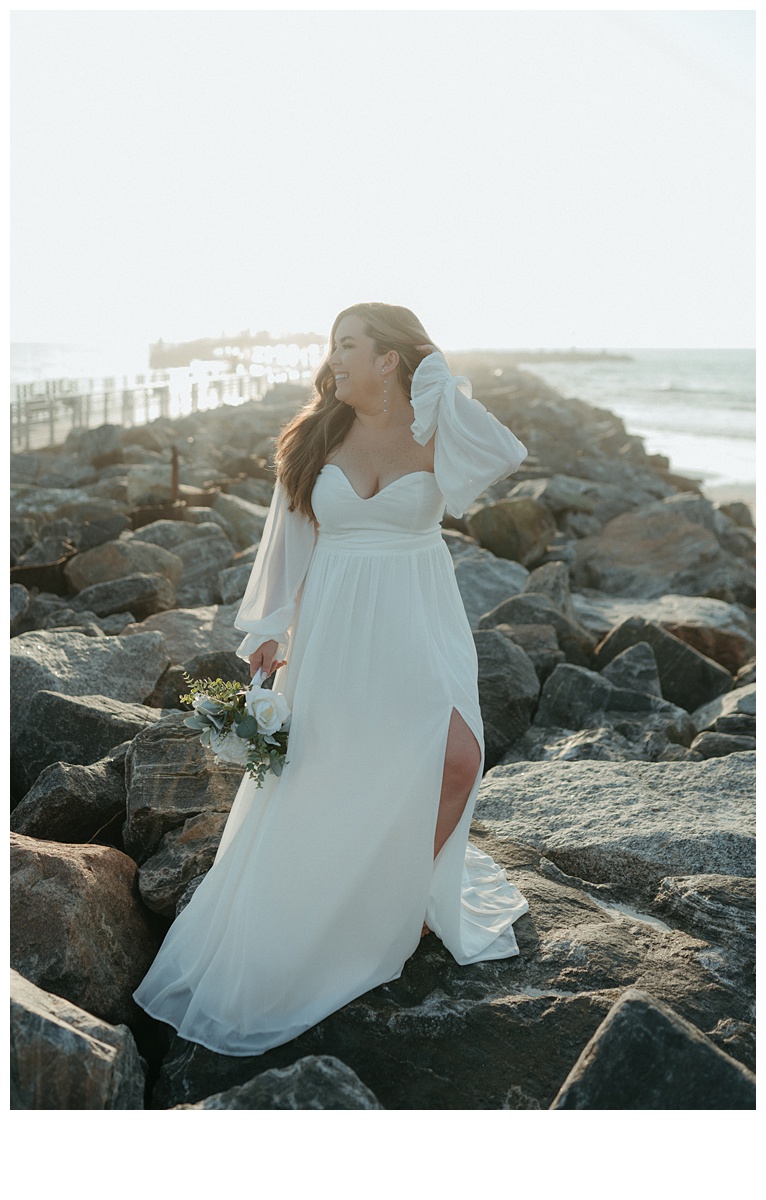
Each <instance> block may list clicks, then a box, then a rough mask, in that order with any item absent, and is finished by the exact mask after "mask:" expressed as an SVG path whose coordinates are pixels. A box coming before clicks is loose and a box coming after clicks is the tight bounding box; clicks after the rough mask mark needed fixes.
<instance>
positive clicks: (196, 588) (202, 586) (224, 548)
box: [176, 524, 234, 608]
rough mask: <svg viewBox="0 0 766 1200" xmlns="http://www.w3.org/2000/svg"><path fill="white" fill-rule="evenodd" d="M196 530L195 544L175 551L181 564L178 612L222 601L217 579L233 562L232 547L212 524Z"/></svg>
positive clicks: (220, 530)
mask: <svg viewBox="0 0 766 1200" xmlns="http://www.w3.org/2000/svg"><path fill="white" fill-rule="evenodd" d="M192 528H195V526H192ZM196 529H197V537H196V538H195V540H194V541H193V542H186V543H184V544H183V545H181V546H178V547H177V551H176V552H177V554H178V556H179V558H180V559H181V560H182V562H183V564H184V573H183V576H182V578H181V582H180V583H179V585H178V605H179V607H181V608H192V607H194V606H198V605H199V606H206V605H209V604H217V603H218V602H219V601H220V599H221V593H220V588H219V575H220V573H221V571H222V570H225V569H226V568H227V567H230V566H231V564H232V562H233V561H234V547H233V546H232V544H231V542H230V541H229V539H228V538H227V536H226V534H225V533H224V532H223V530H222V529H219V527H218V526H217V525H212V524H211V525H197V526H196ZM203 531H204V535H203Z"/></svg>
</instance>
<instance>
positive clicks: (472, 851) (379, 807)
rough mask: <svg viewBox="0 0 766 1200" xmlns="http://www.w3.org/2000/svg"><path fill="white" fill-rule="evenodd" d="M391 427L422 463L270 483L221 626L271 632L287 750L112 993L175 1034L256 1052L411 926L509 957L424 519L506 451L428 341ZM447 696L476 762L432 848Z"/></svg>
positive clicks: (431, 538) (510, 455)
mask: <svg viewBox="0 0 766 1200" xmlns="http://www.w3.org/2000/svg"><path fill="white" fill-rule="evenodd" d="M412 406H413V411H414V415H415V419H414V421H413V423H412V426H411V428H412V433H413V436H414V438H415V440H416V441H417V442H418V443H419V444H420V445H425V444H426V442H427V441H428V440H429V438H430V437H431V436H432V434H433V433H434V430H436V439H435V462H434V472H433V473H432V472H430V471H413V472H410V473H409V474H406V475H403V476H401V477H400V478H398V479H396V480H394V481H393V483H390V484H389V485H388V486H387V487H385V488H383V489H382V490H381V491H380V492H377V493H376V494H375V495H374V496H372V497H370V498H369V499H363V498H362V497H360V496H359V495H358V494H357V493H356V492H355V490H354V488H353V487H352V485H351V483H350V482H349V480H348V478H347V477H346V475H345V474H344V472H343V471H342V470H341V469H340V468H339V467H338V466H336V465H333V464H329V465H326V466H324V467H323V468H322V470H321V471H320V473H319V476H318V478H317V481H316V485H315V488H314V492H313V498H312V503H313V507H314V511H315V513H316V517H317V520H318V522H319V531H318V535H315V531H314V526H313V523H312V522H311V521H310V520H308V518H306V517H305V516H304V515H303V514H301V513H299V512H297V511H295V512H289V511H288V508H287V497H286V493H285V491H284V489H283V487H282V485H281V483H280V482H279V481H277V484H276V487H275V490H274V496H273V499H272V503H271V507H270V510H269V515H268V518H267V521H266V525H265V528H264V531H263V537H262V540H261V544H260V546H259V549H258V553H257V556H256V559H255V562H254V564H253V569H252V573H251V576H250V582H249V584H248V587H247V591H246V593H245V596H244V598H243V600H242V604H241V606H240V609H239V612H238V615H237V618H236V621H235V625H236V627H237V628H238V629H241V630H243V631H246V632H247V637H246V638H245V639H244V641H243V642H242V644H241V646H240V647H239V649H238V654H239V655H240V656H241V657H242V658H245V659H246V658H248V657H249V655H250V654H251V653H252V652H253V651H254V650H255V649H256V648H257V647H258V646H260V645H261V643H262V642H264V641H267V640H269V639H274V640H276V641H277V642H278V643H279V657H281V658H284V657H285V651H286V652H287V663H286V665H285V666H283V667H280V668H279V670H278V671H277V673H276V676H275V679H274V684H273V686H274V690H275V691H278V692H283V693H284V694H285V696H286V698H287V701H288V703H289V705H290V708H291V711H292V720H291V726H290V736H289V744H288V749H287V760H288V761H287V765H286V766H285V768H284V771H283V773H282V775H281V776H279V777H277V776H276V775H273V774H271V773H268V774H267V776H266V780H265V783H264V785H263V786H262V787H260V788H258V787H256V785H255V783H254V781H253V780H251V779H250V777H249V776H248V775H245V776H244V778H243V780H242V784H241V786H240V788H239V791H238V793H237V796H236V798H235V801H234V804H233V807H232V810H231V813H230V815H229V819H228V822H227V824H226V827H225V829H224V833H223V837H222V840H221V843H220V846H219V849H218V853H217V856H216V859H215V862H214V865H213V866H212V868H211V869H210V871H209V872H208V874H207V875H206V877H205V879H204V880H203V881H202V883H201V884H200V885H199V887H198V888H197V890H196V892H195V893H194V895H193V897H192V899H191V901H190V902H189V904H188V905H187V907H186V908H185V909H184V910H183V911H182V912H181V913H180V915H179V916H178V917H177V919H176V920H175V922H174V923H173V925H172V926H171V928H170V930H169V931H168V934H167V936H166V938H165V941H164V942H163V944H162V947H161V948H160V951H159V953H158V955H157V957H156V959H155V961H154V963H153V964H152V966H151V968H150V970H149V972H148V973H147V975H146V976H145V977H144V979H143V981H142V983H141V984H140V986H139V987H138V989H137V990H136V992H135V993H134V997H135V999H136V1001H137V1002H138V1003H139V1004H140V1005H141V1006H142V1007H143V1008H144V1009H145V1010H146V1011H147V1012H148V1013H150V1014H151V1015H152V1016H153V1017H156V1018H157V1019H158V1020H160V1021H164V1022H167V1023H168V1024H170V1025H172V1026H174V1027H175V1029H176V1030H177V1031H178V1033H179V1034H180V1036H181V1037H182V1038H185V1039H187V1040H189V1041H192V1042H199V1043H201V1044H202V1045H204V1046H207V1047H208V1048H210V1049H212V1050H215V1051H218V1052H220V1053H222V1054H229V1055H251V1054H261V1053H263V1052H264V1051H266V1050H269V1049H270V1048H272V1047H274V1046H279V1045H281V1044H282V1043H284V1042H288V1041H290V1040H291V1039H292V1038H295V1037H297V1036H298V1035H299V1034H300V1033H303V1032H304V1030H306V1029H308V1028H310V1027H311V1026H312V1025H315V1024H316V1023H317V1022H318V1021H321V1020H322V1019H323V1018H324V1017H326V1016H327V1015H328V1014H329V1013H331V1012H334V1011H335V1010H336V1009H339V1008H340V1007H342V1005H344V1004H346V1003H348V1002H349V1001H350V1000H353V999H354V998H355V997H357V996H360V995H361V994H362V993H364V992H366V991H368V990H369V989H370V988H374V987H376V986H378V985H379V984H383V983H387V982H389V981H390V980H393V979H396V978H398V977H399V975H400V974H401V972H402V969H403V967H404V964H405V963H406V961H407V959H408V958H409V957H410V956H411V955H412V954H413V952H414V951H415V950H416V948H417V946H418V944H419V940H420V932H421V927H422V925H423V921H424V920H425V921H426V922H427V924H428V926H429V928H430V929H431V930H433V932H434V933H435V934H436V935H437V936H438V937H439V938H441V940H442V942H443V943H444V945H445V946H446V947H447V949H448V950H449V951H450V953H451V954H452V955H453V956H454V958H455V959H456V960H457V962H458V963H461V964H465V963H473V962H480V961H482V960H485V959H495V958H507V957H510V956H511V955H514V954H518V946H517V944H516V939H515V936H514V932H513V922H514V921H515V920H516V919H517V918H518V917H520V916H521V915H522V913H524V912H526V911H527V908H528V905H527V902H526V900H525V899H524V897H523V896H522V895H521V893H520V892H519V890H518V889H517V888H516V887H515V886H514V885H512V884H511V883H509V882H508V880H507V878H506V876H505V873H504V872H503V871H502V870H501V869H500V868H499V867H498V866H497V865H496V864H495V863H494V862H493V860H492V859H491V858H490V857H489V856H488V855H486V854H484V853H483V852H482V851H480V850H479V849H477V848H476V847H475V846H473V845H472V844H471V843H469V842H468V833H469V827H470V823H471V815H472V812H473V808H474V805H475V802H476V796H477V793H478V790H479V785H480V783H481V778H482V772H483V764H484V736H483V727H482V719H481V711H480V708H479V697H478V685H477V655H476V648H475V646H474V641H473V636H472V633H471V629H470V626H469V624H468V619H467V617H466V614H465V609H464V607H463V602H462V599H461V597H460V593H459V591H458V588H457V583H456V581H455V574H454V568H453V565H452V559H451V556H450V552H449V550H448V549H447V546H446V544H445V542H444V540H443V538H442V536H441V530H440V525H439V522H440V520H441V518H442V516H443V514H444V510H445V505H446V508H447V510H448V511H449V512H450V513H452V514H453V515H454V516H461V515H462V514H463V512H464V511H465V510H466V508H467V507H468V505H469V504H470V503H471V502H472V501H473V500H474V499H475V498H476V497H477V496H478V495H479V494H480V493H481V492H482V491H484V489H485V488H486V487H488V486H489V485H490V484H492V483H495V482H497V481H498V480H500V479H503V478H504V477H505V476H507V475H509V474H511V473H512V472H513V471H515V470H516V468H517V467H518V466H519V464H520V462H521V461H522V459H523V458H524V457H525V455H526V450H525V448H524V447H523V446H522V444H521V442H519V441H518V439H517V438H515V437H514V435H513V434H512V433H511V432H510V430H508V429H507V428H506V427H505V426H504V425H502V424H501V423H500V422H499V421H498V420H497V419H496V418H495V417H494V416H493V415H492V414H491V413H489V412H487V410H486V409H485V408H484V406H483V405H482V404H480V403H479V402H478V401H477V400H475V399H471V398H469V397H468V396H466V395H465V394H464V392H462V391H460V390H459V389H458V387H457V381H456V380H455V379H453V377H452V376H451V374H450V372H449V367H448V366H447V363H446V361H445V359H444V358H443V356H442V355H441V354H439V353H433V354H430V355H429V356H428V357H427V358H425V359H424V360H423V362H422V363H421V364H420V366H419V367H418V368H417V370H416V372H415V375H414V377H413V381H412ZM453 708H454V709H457V711H458V712H459V713H460V715H461V716H462V717H463V718H464V720H465V721H466V722H467V724H468V726H469V727H470V729H471V730H472V731H473V733H474V735H475V736H476V739H477V741H478V744H479V746H480V747H481V751H482V764H481V767H480V769H479V771H478V772H477V774H476V779H475V782H474V785H473V788H472V791H471V794H470V797H469V799H468V803H467V804H466V807H465V811H464V813H463V816H462V818H461V820H460V822H459V824H458V826H457V828H456V829H455V830H454V832H453V833H452V835H451V836H450V838H449V839H448V841H447V842H446V844H445V845H444V847H443V848H442V850H441V852H440V853H439V855H438V857H437V858H436V860H434V858H433V842H434V829H435V825H436V818H437V813H438V808H439V796H440V791H441V782H442V772H443V767H444V756H445V750H446V745H447V732H448V727H449V723H450V718H451V715H452V710H453Z"/></svg>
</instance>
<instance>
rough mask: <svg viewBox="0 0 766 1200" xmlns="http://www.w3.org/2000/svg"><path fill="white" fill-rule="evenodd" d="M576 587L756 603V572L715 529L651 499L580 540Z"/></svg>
mask: <svg viewBox="0 0 766 1200" xmlns="http://www.w3.org/2000/svg"><path fill="white" fill-rule="evenodd" d="M573 581H574V584H575V587H576V588H578V589H579V588H583V587H585V588H597V589H599V590H601V591H604V592H611V593H612V594H614V595H617V596H636V597H639V596H640V597H646V598H648V599H652V598H653V597H655V596H662V595H665V594H666V593H668V592H677V593H680V594H682V595H685V594H687V593H688V594H689V595H692V596H713V597H714V598H715V599H718V600H725V601H727V602H729V603H734V602H736V601H740V602H741V603H743V604H747V605H748V606H749V607H753V604H754V595H755V592H754V589H755V578H754V574H753V571H752V569H751V568H750V567H749V566H748V565H747V564H746V563H744V562H743V561H742V560H741V559H740V558H737V557H735V556H734V555H732V554H729V553H727V552H726V551H725V550H722V549H721V547H720V545H719V543H718V539H717V537H716V535H715V534H714V533H711V532H710V531H709V530H707V529H705V528H704V527H703V526H702V525H698V524H692V523H691V522H690V521H687V520H685V519H684V517H683V516H682V515H681V514H680V513H677V512H674V511H673V509H672V508H670V507H668V506H667V505H664V504H650V505H646V506H645V507H643V508H639V509H636V510H635V511H634V512H626V513H623V515H622V516H619V517H615V519H614V520H612V521H609V522H608V523H607V524H606V525H605V526H604V528H603V530H602V531H601V533H599V534H595V535H593V536H590V537H585V538H583V539H582V540H581V541H580V542H578V544H577V554H576V561H575V566H574V572H573Z"/></svg>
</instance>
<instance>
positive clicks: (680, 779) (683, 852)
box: [476, 754, 755, 897]
mask: <svg viewBox="0 0 766 1200" xmlns="http://www.w3.org/2000/svg"><path fill="white" fill-rule="evenodd" d="M754 798H755V755H753V754H734V755H730V756H729V757H727V758H721V759H713V760H710V761H707V762H701V763H697V762H694V763H691V762H683V763H680V762H678V763H676V762H671V763H648V762H631V763H628V762H622V763H607V762H589V763H577V762H572V763H570V762H557V763H539V764H538V763H517V764H512V765H508V766H496V767H495V768H494V769H493V770H491V771H488V772H487V774H486V775H485V776H484V779H483V782H482V785H481V788H480V790H479V796H478V799H477V803H476V816H477V819H480V820H481V821H483V822H484V823H485V824H486V825H487V826H488V827H489V828H491V829H492V830H494V831H496V833H497V834H498V835H503V836H510V837H514V838H518V839H519V840H520V841H523V842H526V843H528V844H529V845H531V846H534V847H536V848H537V849H539V850H540V851H541V852H542V853H543V854H544V855H545V856H546V858H549V859H551V860H552V861H553V862H555V863H556V865H557V866H559V867H561V869H562V870H564V871H566V872H567V873H568V874H572V875H578V876H581V877H582V878H584V879H592V880H594V881H595V882H597V883H614V882H615V881H618V880H621V881H623V882H624V883H625V884H626V885H627V884H629V885H630V886H631V887H633V888H634V889H635V890H636V892H637V893H640V892H648V893H651V896H652V897H653V896H654V894H655V892H656V890H657V887H658V886H659V884H660V881H661V880H662V879H664V878H665V876H667V875H706V874H715V875H747V876H750V875H754V874H755V824H754V818H755V803H754Z"/></svg>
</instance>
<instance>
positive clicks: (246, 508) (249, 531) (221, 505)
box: [213, 492, 269, 550]
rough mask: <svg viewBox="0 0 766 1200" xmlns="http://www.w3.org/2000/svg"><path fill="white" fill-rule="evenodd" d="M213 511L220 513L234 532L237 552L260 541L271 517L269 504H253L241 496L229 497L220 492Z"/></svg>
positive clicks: (216, 497)
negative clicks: (267, 520) (267, 519)
mask: <svg viewBox="0 0 766 1200" xmlns="http://www.w3.org/2000/svg"><path fill="white" fill-rule="evenodd" d="M213 511H214V512H217V513H220V515H221V516H222V517H223V519H224V520H225V521H226V523H227V525H228V526H229V528H230V529H231V531H232V535H233V537H234V539H235V543H236V548H237V550H244V549H245V548H246V547H247V546H250V545H252V543H253V542H256V541H258V539H259V538H260V537H261V534H262V533H263V527H264V525H265V524H266V518H267V517H268V515H269V507H268V505H267V504H251V503H250V501H249V500H242V499H240V497H239V496H227V495H226V494H225V493H224V492H218V493H217V494H216V496H215V499H214V500H213Z"/></svg>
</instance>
